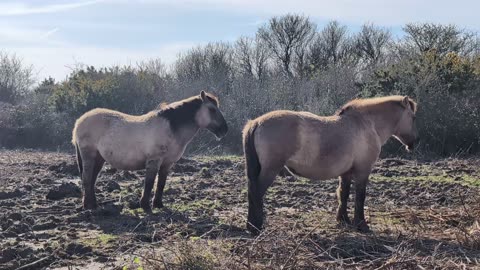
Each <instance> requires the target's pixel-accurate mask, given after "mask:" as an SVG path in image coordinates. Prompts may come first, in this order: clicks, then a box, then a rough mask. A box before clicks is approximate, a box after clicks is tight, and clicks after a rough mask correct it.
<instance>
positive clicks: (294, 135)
mask: <svg viewBox="0 0 480 270" xmlns="http://www.w3.org/2000/svg"><path fill="white" fill-rule="evenodd" d="M253 121H255V122H257V129H256V131H255V147H256V149H257V154H258V156H259V160H260V163H261V164H262V166H264V164H266V165H267V166H271V167H278V164H281V165H284V164H286V165H287V166H288V167H290V168H292V169H294V170H295V171H296V172H297V173H299V174H300V175H303V176H305V177H308V178H315V179H328V178H330V177H335V176H338V175H339V174H341V173H343V172H344V171H346V170H348V169H349V168H350V167H351V166H352V164H353V162H354V158H355V157H354V155H355V152H356V149H355V148H356V146H355V143H356V142H358V141H359V140H360V139H359V138H360V137H361V136H362V130H359V129H360V126H359V125H358V124H356V123H355V122H354V121H351V120H347V119H342V117H339V116H328V117H321V116H317V115H315V114H312V113H308V112H294V111H273V112H270V113H267V114H265V115H263V116H260V117H259V118H257V119H255V120H253Z"/></svg>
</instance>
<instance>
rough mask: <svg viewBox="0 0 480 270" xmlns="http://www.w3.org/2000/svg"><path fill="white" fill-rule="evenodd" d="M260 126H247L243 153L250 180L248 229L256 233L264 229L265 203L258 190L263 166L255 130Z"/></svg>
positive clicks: (254, 124)
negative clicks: (259, 158)
mask: <svg viewBox="0 0 480 270" xmlns="http://www.w3.org/2000/svg"><path fill="white" fill-rule="evenodd" d="M257 126H258V124H257V123H255V122H254V123H252V124H247V126H246V127H245V130H244V134H243V151H244V154H245V169H246V172H247V178H248V223H247V229H248V230H249V231H250V232H252V233H254V234H258V232H259V231H260V230H261V229H262V226H263V203H262V196H260V194H259V190H258V186H259V183H258V176H259V174H260V170H261V165H260V162H259V160H258V154H257V150H256V149H255V140H254V137H255V130H256V129H257Z"/></svg>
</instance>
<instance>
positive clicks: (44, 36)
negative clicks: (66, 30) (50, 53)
mask: <svg viewBox="0 0 480 270" xmlns="http://www.w3.org/2000/svg"><path fill="white" fill-rule="evenodd" d="M58 30H60V28H58V27H55V28H53V29H52V30H49V31H47V32H46V33H44V34H43V35H42V36H41V38H44V39H46V38H49V37H50V36H52V35H53V34H55V33H56V32H58Z"/></svg>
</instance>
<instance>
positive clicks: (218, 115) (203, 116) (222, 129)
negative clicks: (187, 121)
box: [195, 91, 228, 138]
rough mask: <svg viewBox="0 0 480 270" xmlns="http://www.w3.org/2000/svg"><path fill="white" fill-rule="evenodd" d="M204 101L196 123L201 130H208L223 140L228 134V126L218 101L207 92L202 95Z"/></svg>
mask: <svg viewBox="0 0 480 270" xmlns="http://www.w3.org/2000/svg"><path fill="white" fill-rule="evenodd" d="M200 97H201V99H202V106H201V107H200V109H199V111H198V113H197V116H196V119H195V120H196V122H197V124H198V125H199V126H200V127H201V128H206V129H207V130H209V131H210V132H212V133H213V134H215V136H216V137H217V138H222V137H224V136H225V134H227V131H228V125H227V121H225V118H224V117H223V114H222V112H221V111H220V109H219V108H218V100H217V99H216V98H215V97H214V96H213V95H211V94H207V93H206V92H205V91H202V92H201V93H200Z"/></svg>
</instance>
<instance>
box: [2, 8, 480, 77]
mask: <svg viewBox="0 0 480 270" xmlns="http://www.w3.org/2000/svg"><path fill="white" fill-rule="evenodd" d="M478 10H480V2H478V1H474V0H468V1H467V0H457V1H434V0H423V1H422V0H402V1H388V0H363V1H360V0H329V1H327V0H317V1H305V0H295V1H283V0H277V1H275V0H264V1H260V0H232V1H222V0H178V1H163V0H130V1H126V0H71V1H66V0H63V1H51V0H50V1H33V0H29V1H26V0H25V1H22V0H20V1H10V0H6V1H5V0H1V1H0V50H3V51H6V52H10V53H16V54H17V55H18V56H19V57H21V58H23V59H24V62H25V63H27V64H32V65H33V66H34V67H35V70H36V71H37V74H38V75H37V77H38V79H42V78H44V77H46V76H53V77H54V78H56V79H57V80H61V79H64V78H65V77H66V76H67V74H68V73H69V72H70V70H71V68H72V67H73V66H74V65H75V64H76V63H83V64H88V65H94V66H109V65H113V64H135V63H136V62H137V61H142V60H147V59H150V58H161V59H162V60H163V61H164V62H165V63H166V64H170V63H172V62H173V61H174V60H175V58H176V56H177V54H178V53H179V52H182V51H185V50H188V49H189V48H191V47H193V46H195V45H199V44H205V43H208V42H209V41H234V40H235V39H236V38H238V37H239V36H241V35H247V36H253V35H254V34H255V32H256V30H257V29H258V27H259V26H261V25H262V24H264V23H265V22H266V21H267V20H268V18H270V17H272V16H275V15H282V14H285V13H288V12H292V13H299V14H304V15H306V16H309V17H310V18H311V19H312V20H313V21H314V22H316V23H317V24H318V26H319V29H321V28H322V26H323V25H324V24H325V23H326V22H328V21H330V20H333V19H336V20H338V21H340V22H341V23H343V24H345V25H347V26H349V29H350V30H351V31H356V30H357V29H359V27H360V26H361V25H362V24H363V23H365V22H372V23H375V24H377V25H380V26H384V27H386V28H389V29H390V30H391V31H392V32H393V33H394V35H401V26H402V25H404V24H405V23H407V22H425V21H429V22H438V23H455V24H457V25H459V26H461V27H465V28H467V29H469V30H474V31H478V30H480V20H479V19H478V18H479V17H478V14H477V12H478Z"/></svg>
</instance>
